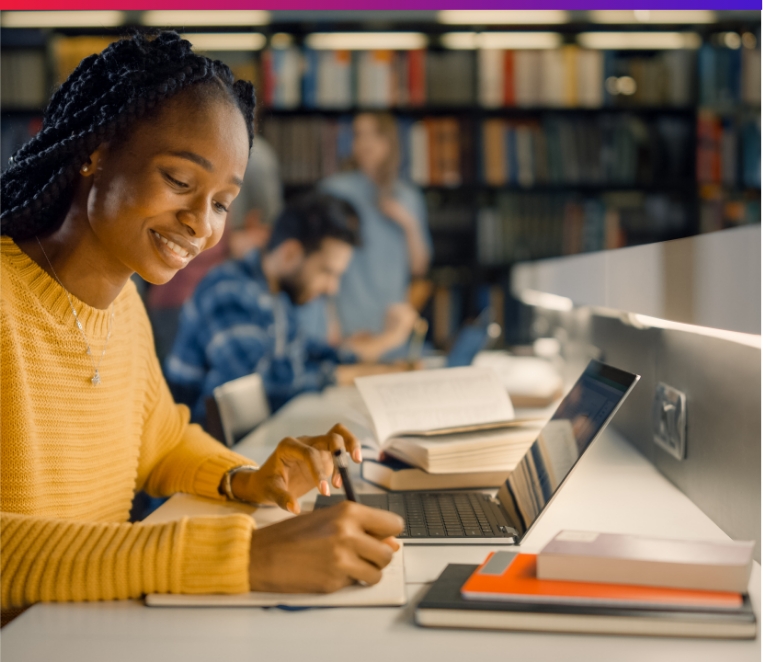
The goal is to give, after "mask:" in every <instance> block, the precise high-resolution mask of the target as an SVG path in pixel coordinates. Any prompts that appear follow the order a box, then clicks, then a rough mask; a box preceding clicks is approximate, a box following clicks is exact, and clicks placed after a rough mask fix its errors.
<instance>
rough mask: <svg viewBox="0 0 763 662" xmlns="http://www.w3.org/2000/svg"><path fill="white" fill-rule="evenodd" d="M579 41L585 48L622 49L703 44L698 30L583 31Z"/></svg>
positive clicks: (687, 46) (690, 46) (667, 48)
mask: <svg viewBox="0 0 763 662" xmlns="http://www.w3.org/2000/svg"><path fill="white" fill-rule="evenodd" d="M577 41H578V44H579V45H580V46H582V47H583V48H593V49H599V50H621V51H622V50H626V51H630V50H657V51H660V50H672V49H678V48H690V49H697V48H699V47H700V46H701V45H702V37H700V36H699V35H698V34H697V33H696V32H581V33H580V34H579V35H578V37H577Z"/></svg>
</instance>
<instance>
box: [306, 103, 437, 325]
mask: <svg viewBox="0 0 763 662" xmlns="http://www.w3.org/2000/svg"><path fill="white" fill-rule="evenodd" d="M352 165H353V168H354V169H353V170H352V171H350V172H345V173H341V174H337V175H334V176H332V177H329V178H328V179H326V180H324V181H323V182H322V183H321V190H323V191H325V192H326V193H329V194H331V195H334V196H336V197H338V198H342V199H343V200H346V201H347V202H349V203H350V204H352V206H353V207H354V208H355V209H357V211H358V215H359V217H360V236H361V239H362V246H361V247H360V248H358V249H357V250H356V251H355V255H354V256H353V259H352V261H351V263H350V266H349V268H348V269H347V272H346V273H345V275H344V278H343V279H342V285H341V288H340V290H339V294H338V295H337V297H336V317H337V321H338V325H339V333H340V334H341V336H342V337H343V338H348V337H352V336H356V337H357V335H356V334H367V333H370V334H376V333H380V332H382V331H383V330H384V328H385V326H386V325H387V324H389V323H391V322H390V319H389V318H390V315H392V316H393V317H394V316H397V317H399V318H401V319H403V320H404V322H405V323H406V324H409V325H410V327H409V331H410V328H411V327H412V326H413V323H414V322H415V320H416V317H417V316H416V315H415V314H411V313H410V312H407V313H406V312H405V311H404V309H403V308H402V307H401V304H405V303H406V302H407V296H408V286H409V284H410V281H411V277H420V276H424V275H426V273H427V271H428V269H429V263H430V259H431V255H432V241H431V237H430V235H429V229H428V227H427V222H426V207H425V204H424V199H423V196H422V195H421V192H420V191H419V190H418V189H417V188H415V187H414V186H412V185H410V184H408V183H406V182H404V181H402V180H401V179H400V178H399V175H398V171H399V168H400V145H399V139H398V133H397V124H396V122H395V119H394V118H393V117H392V116H391V115H389V114H388V113H361V114H359V115H358V116H357V117H356V118H355V121H354V122H353V144H352ZM396 304H397V305H396ZM316 317H318V316H317V315H316ZM328 324H329V327H330V325H331V319H330V315H329V320H328ZM360 337H363V336H362V335H360Z"/></svg>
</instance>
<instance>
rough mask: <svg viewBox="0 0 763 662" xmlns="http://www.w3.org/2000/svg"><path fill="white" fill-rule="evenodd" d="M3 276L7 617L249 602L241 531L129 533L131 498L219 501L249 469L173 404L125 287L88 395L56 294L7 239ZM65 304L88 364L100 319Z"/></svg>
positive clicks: (244, 520) (205, 527) (235, 523)
mask: <svg viewBox="0 0 763 662" xmlns="http://www.w3.org/2000/svg"><path fill="white" fill-rule="evenodd" d="M0 274H1V277H2V280H0V287H1V288H2V290H1V292H0V293H1V295H2V296H1V298H0V299H1V301H2V305H1V306H0V313H1V324H2V326H1V327H0V335H1V338H0V344H1V346H2V352H1V353H0V361H1V362H2V363H0V374H1V375H2V391H1V393H0V395H1V398H0V399H1V400H2V407H1V409H0V415H1V416H2V420H1V422H0V433H1V434H2V437H0V480H2V483H1V484H0V485H1V487H2V490H1V492H0V506H1V507H0V510H1V511H2V513H1V514H0V527H1V528H0V564H1V568H0V572H1V575H0V583H1V584H2V593H1V594H0V605H2V607H3V609H9V608H12V607H18V606H22V605H27V604H31V603H33V602H38V601H65V600H110V599H120V598H133V597H137V596H140V595H141V594H143V593H153V592H160V593H161V592H170V593H234V592H242V591H246V590H248V585H249V582H248V563H249V544H250V541H251V535H252V528H253V522H252V520H251V518H250V517H247V516H245V515H240V514H236V515H229V516H225V517H203V518H202V517H199V518H186V519H183V520H181V521H178V522H172V523H167V524H157V525H146V524H129V523H127V519H128V514H129V511H130V505H131V502H132V498H133V494H134V491H135V490H138V489H144V490H146V491H147V492H149V493H150V494H153V495H156V496H161V495H169V494H172V493H174V492H187V493H190V494H199V495H203V496H207V497H214V498H220V496H219V494H218V491H217V489H218V486H219V484H220V480H221V478H222V475H223V473H224V472H225V471H227V470H228V469H230V468H231V467H234V466H237V465H240V464H251V462H250V461H249V460H247V459H246V458H243V457H241V456H240V455H237V454H235V453H233V452H231V451H228V450H227V449H226V448H225V447H224V446H222V445H221V444H219V443H218V442H216V441H215V440H214V439H212V438H211V437H209V436H208V435H207V434H206V433H204V432H203V430H201V428H199V427H198V426H196V425H189V423H188V419H189V413H188V410H187V408H185V407H183V406H179V405H176V404H175V403H174V402H173V400H172V396H171V395H170V393H169V390H168V389H167V385H166V383H165V381H164V378H163V376H162V373H161V370H160V368H159V363H158V361H157V358H156V354H155V352H154V349H153V338H152V334H151V327H150V325H149V322H148V318H147V316H146V313H145V309H144V308H143V304H142V302H141V300H140V297H139V296H138V293H137V291H136V289H135V286H134V285H133V284H132V282H130V283H128V284H127V286H126V287H125V288H124V290H123V291H122V292H121V293H120V295H119V296H118V297H117V299H116V300H115V301H114V321H113V331H112V334H111V339H110V340H109V343H108V349H107V351H106V355H105V357H104V359H103V362H102V364H101V366H100V374H101V379H102V382H101V384H100V386H93V385H92V384H91V382H90V378H91V377H92V374H93V368H92V363H91V361H90V357H88V356H87V355H86V353H85V343H84V341H83V339H82V336H81V335H80V333H79V332H78V330H77V328H76V327H75V320H74V318H73V315H72V312H71V308H70V306H69V301H68V299H67V297H66V293H65V292H64V290H63V289H62V288H61V287H60V286H59V285H58V283H57V282H56V281H55V280H53V279H52V278H51V277H50V276H49V275H48V274H47V273H46V272H45V271H44V270H43V269H41V268H40V267H39V266H38V265H37V263H35V262H34V261H33V260H31V259H30V258H29V257H28V256H27V255H26V254H25V253H23V252H22V251H21V250H20V249H19V248H18V246H16V244H15V243H14V242H13V241H12V240H11V239H9V238H8V237H2V239H0ZM72 300H73V302H74V307H75V308H76V309H77V313H78V315H79V318H80V320H81V321H82V324H83V327H84V331H85V333H86V334H87V337H88V340H89V341H90V345H91V347H92V352H93V357H94V359H95V361H96V362H97V361H98V359H99V358H100V356H101V351H102V349H103V346H104V342H105V341H106V334H107V330H108V322H109V318H108V311H103V310H98V309H95V308H91V307H90V306H88V305H86V304H84V303H82V302H81V301H79V300H77V299H75V298H74V297H72Z"/></svg>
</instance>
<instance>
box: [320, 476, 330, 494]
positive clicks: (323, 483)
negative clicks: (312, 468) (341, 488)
mask: <svg viewBox="0 0 763 662" xmlns="http://www.w3.org/2000/svg"><path fill="white" fill-rule="evenodd" d="M318 489H319V490H320V492H321V494H322V495H323V496H330V495H331V490H330V489H329V482H328V481H327V480H322V481H321V484H320V486H319V487H318Z"/></svg>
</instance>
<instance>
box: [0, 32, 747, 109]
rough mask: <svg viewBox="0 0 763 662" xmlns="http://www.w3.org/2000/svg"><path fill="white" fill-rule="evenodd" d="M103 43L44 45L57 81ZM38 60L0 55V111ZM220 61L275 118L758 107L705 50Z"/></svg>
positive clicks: (42, 77)
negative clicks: (296, 112) (361, 112)
mask: <svg viewBox="0 0 763 662" xmlns="http://www.w3.org/2000/svg"><path fill="white" fill-rule="evenodd" d="M110 41H111V38H109V37H61V38H57V39H55V40H53V41H52V42H51V49H52V50H51V61H52V63H53V65H54V69H55V79H56V80H57V82H58V83H60V82H62V80H63V79H64V78H65V77H66V76H68V74H69V73H70V72H71V71H72V70H73V68H74V67H75V66H76V64H77V63H78V62H79V61H80V60H82V58H84V57H86V56H87V55H90V54H91V53H96V52H99V51H100V50H102V49H103V48H104V47H105V46H107V45H108V43H109V42H110ZM46 57H47V55H46V53H45V51H44V50H42V49H20V50H15V49H14V50H5V51H3V53H2V102H3V106H4V107H6V108H17V107H24V108H36V107H42V106H43V105H44V103H45V102H46V101H47V99H48V97H49V95H50V91H51V90H50V85H49V84H48V80H49V75H48V70H47V63H46ZM225 59H226V61H227V60H230V61H231V64H233V65H234V68H235V69H236V70H237V73H239V74H243V75H245V77H246V78H248V79H250V80H253V81H254V82H255V84H256V85H257V86H258V88H259V89H258V91H259V93H260V95H261V97H262V98H263V99H264V102H265V104H266V105H267V106H269V107H272V108H277V109H292V108H299V107H303V108H310V109H318V108H325V109H347V108H352V107H363V108H408V107H422V106H427V105H428V106H470V105H474V104H479V105H481V106H483V107H486V108H498V107H518V108H538V107H551V108H554V107H564V108H602V107H608V106H628V107H638V106H647V107H654V106H656V107H662V106H667V107H671V106H675V107H686V106H690V105H693V104H695V103H697V102H699V103H700V104H701V105H710V106H715V105H729V104H738V103H744V104H748V105H753V106H755V105H760V80H761V78H760V50H759V49H750V48H741V49H737V50H734V49H730V48H721V47H717V46H712V45H710V44H705V45H703V46H702V48H701V49H699V51H693V50H671V51H662V52H656V53H650V54H646V55H635V54H633V53H632V52H623V51H599V50H587V49H582V48H579V47H577V46H574V45H568V46H563V47H562V48H558V49H547V50H498V49H481V50H479V51H476V52H475V51H458V50H456V51H448V50H445V51H435V50H429V51H427V50H413V51H323V50H321V51H316V50H312V49H309V48H298V47H296V46H291V47H289V48H284V49H266V50H265V51H263V52H262V54H261V56H259V58H258V57H257V56H256V55H255V54H253V53H237V52H233V53H228V54H226V55H225ZM244 60H245V61H244ZM258 60H259V61H258ZM258 70H259V71H258ZM625 79H627V80H625ZM697 81H698V83H699V84H698V85H697V84H696V83H697Z"/></svg>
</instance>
